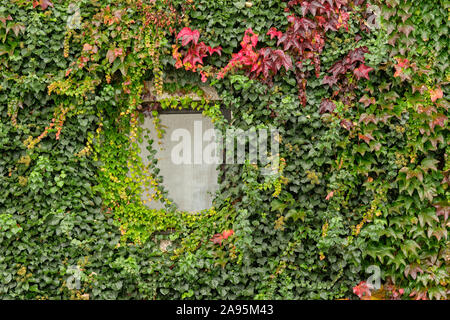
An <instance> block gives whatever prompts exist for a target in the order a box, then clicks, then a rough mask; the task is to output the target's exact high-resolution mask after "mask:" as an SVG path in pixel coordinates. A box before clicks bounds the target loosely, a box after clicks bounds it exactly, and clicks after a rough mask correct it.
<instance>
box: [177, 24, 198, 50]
mask: <svg viewBox="0 0 450 320" xmlns="http://www.w3.org/2000/svg"><path fill="white" fill-rule="evenodd" d="M180 38H182V41H181V45H183V46H185V45H187V44H188V43H189V42H191V41H192V42H193V43H194V45H196V44H197V43H198V39H199V38H200V32H199V31H198V30H194V31H192V30H191V28H189V27H184V28H183V29H181V31H180V32H179V33H178V35H177V37H176V39H177V40H178V39H180Z"/></svg>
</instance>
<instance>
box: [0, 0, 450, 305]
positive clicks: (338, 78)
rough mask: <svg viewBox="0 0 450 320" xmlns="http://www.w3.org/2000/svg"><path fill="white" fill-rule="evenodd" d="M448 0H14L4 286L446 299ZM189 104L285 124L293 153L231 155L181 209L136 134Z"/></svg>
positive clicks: (5, 52) (1, 23)
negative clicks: (193, 206) (198, 203)
mask: <svg viewBox="0 0 450 320" xmlns="http://www.w3.org/2000/svg"><path fill="white" fill-rule="evenodd" d="M449 9H450V4H449V2H448V1H447V0H426V1H411V0H406V1H403V0H389V1H378V0H373V1H365V0H304V1H302V0H292V1H282V0H252V1H241V0H235V1H228V0H215V1H212V0H194V1H192V0H172V1H170V0H153V1H143V0H142V1H141V0H139V1H135V0H116V1H110V0H81V1H69V0H53V1H49V0H7V1H3V3H2V4H1V5H0V117H1V121H0V154H1V157H0V188H1V192H0V298H3V299H11V298H15V299H86V300H87V299H359V298H362V299H447V298H448V294H449V289H448V284H449V259H450V252H449V249H450V248H449V242H448V228H449V221H448V215H449V191H448V177H449V176H448V174H449V162H448V151H449V146H448V136H449V131H448V106H449V104H448V82H449V73H448V65H449V61H448V41H447V34H448V22H449V20H448V14H449ZM149 80H150V81H151V82H152V83H153V91H152V92H153V93H155V92H156V93H157V94H160V93H163V92H168V93H171V92H172V93H173V92H195V93H196V94H198V95H199V96H201V97H203V98H202V100H201V101H192V100H191V99H189V98H179V99H177V98H171V99H165V100H162V101H159V102H158V103H156V102H152V103H150V102H148V101H149V100H152V99H148V97H146V96H147V95H149V94H150V93H149V90H148V88H147V87H146V86H145V85H144V84H145V83H146V81H149ZM203 83H206V84H208V85H211V86H213V87H214V88H215V89H216V90H217V92H218V94H219V96H220V98H221V101H220V103H218V102H214V101H209V99H208V97H207V96H206V95H205V94H204V93H203V91H202V90H201V86H200V85H201V84H203ZM174 96H177V95H176V94H175V95H174ZM183 108H186V109H195V110H200V111H202V112H203V114H204V115H205V116H207V117H210V118H211V119H212V121H213V122H214V124H215V126H216V128H217V129H219V130H222V131H224V132H225V130H227V129H234V130H238V129H242V130H250V129H252V128H257V129H264V128H271V127H274V128H277V130H278V132H279V136H278V138H277V141H278V142H279V146H280V149H279V154H276V155H272V156H274V157H276V158H277V160H278V161H279V164H280V165H279V167H278V169H277V170H276V172H274V173H273V174H272V175H263V174H262V173H261V172H262V171H261V170H260V169H261V166H262V164H261V163H256V164H251V163H248V162H247V163H244V164H225V165H224V166H221V167H220V177H219V181H220V186H219V191H218V192H217V194H216V196H215V198H214V201H213V206H212V207H211V208H209V209H207V210H203V211H201V212H196V213H189V212H183V211H181V210H179V209H178V208H177V206H176V203H174V202H173V201H172V200H171V199H170V196H169V194H170V192H168V190H167V188H165V187H164V177H162V176H161V175H160V174H159V169H158V161H157V159H156V157H155V153H156V151H155V150H156V148H157V147H158V141H151V142H152V143H151V144H150V145H151V147H150V149H149V154H150V156H149V159H147V160H148V161H143V159H141V158H140V157H139V154H140V153H141V150H140V149H139V145H140V142H142V139H148V136H149V135H148V132H146V131H145V130H143V129H142V127H141V126H140V124H141V123H142V121H143V119H144V117H150V118H151V119H152V121H153V122H154V124H155V128H156V130H157V135H159V137H162V136H163V135H164V123H162V122H161V119H160V118H159V116H158V112H159V110H162V109H183ZM223 108H225V109H227V110H230V111H231V112H232V114H233V117H232V119H231V120H230V119H227V118H226V117H224V115H223V114H222V112H221V109H223ZM152 136H155V134H152ZM143 188H144V189H145V190H147V191H148V192H147V193H148V194H149V196H148V197H147V198H143V197H142V191H143ZM151 201H159V202H161V203H162V204H163V207H164V208H163V209H160V210H155V209H149V207H148V205H147V204H148V202H151ZM378 271H379V280H380V286H379V287H376V288H374V287H373V286H371V284H372V282H371V281H370V280H369V278H371V276H377V275H378ZM372 278H373V277H372Z"/></svg>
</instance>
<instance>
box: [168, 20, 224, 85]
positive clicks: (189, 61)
mask: <svg viewBox="0 0 450 320" xmlns="http://www.w3.org/2000/svg"><path fill="white" fill-rule="evenodd" d="M180 38H181V45H182V46H187V45H189V44H190V47H189V48H188V50H187V51H183V52H182V53H180V52H178V50H179V47H178V46H176V45H174V46H173V52H172V56H173V58H174V59H175V60H176V63H175V67H176V68H177V69H178V68H181V67H184V68H185V69H186V70H188V71H189V70H191V71H192V72H196V71H197V69H199V71H200V74H201V75H202V81H203V82H205V81H206V79H207V76H206V73H205V72H203V71H202V70H201V69H202V67H203V59H204V58H205V57H207V56H208V55H210V56H211V55H213V53H214V52H216V53H217V54H219V55H221V53H222V52H221V50H222V48H221V47H215V48H212V47H210V46H207V45H206V44H205V43H204V42H198V40H199V38H200V32H199V31H198V30H191V29H190V28H188V27H184V28H183V29H182V30H181V31H180V32H179V33H178V35H177V37H176V39H177V40H178V39H180Z"/></svg>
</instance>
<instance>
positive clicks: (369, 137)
mask: <svg viewBox="0 0 450 320" xmlns="http://www.w3.org/2000/svg"><path fill="white" fill-rule="evenodd" d="M358 137H359V139H360V140H364V141H365V142H366V143H367V144H369V142H370V140H374V138H373V136H372V135H371V134H370V133H366V134H359V135H358Z"/></svg>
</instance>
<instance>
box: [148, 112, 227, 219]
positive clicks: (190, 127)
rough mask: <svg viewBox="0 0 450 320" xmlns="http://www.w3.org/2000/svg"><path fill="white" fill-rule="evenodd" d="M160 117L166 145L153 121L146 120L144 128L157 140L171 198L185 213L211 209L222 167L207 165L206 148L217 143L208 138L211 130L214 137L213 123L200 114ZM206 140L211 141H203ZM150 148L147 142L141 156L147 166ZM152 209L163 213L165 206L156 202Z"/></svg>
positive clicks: (155, 143)
mask: <svg viewBox="0 0 450 320" xmlns="http://www.w3.org/2000/svg"><path fill="white" fill-rule="evenodd" d="M159 117H160V119H161V125H163V126H164V130H165V131H166V132H165V134H164V137H163V139H162V144H158V138H157V134H156V130H155V127H154V125H153V119H152V118H151V117H146V118H145V122H144V124H143V126H144V127H145V128H148V129H150V131H151V133H150V134H149V136H150V139H153V140H154V142H153V149H155V150H157V153H156V158H157V159H158V168H159V169H160V170H161V171H160V175H161V176H162V177H163V178H164V182H163V185H164V187H165V188H166V190H167V191H168V192H169V198H171V199H172V200H173V201H174V202H175V203H176V204H177V206H178V208H179V209H180V210H184V211H198V210H203V209H207V208H210V207H211V204H212V200H213V198H214V192H215V191H216V190H217V187H218V184H217V179H218V171H217V168H218V164H217V163H212V164H208V163H206V162H205V161H203V160H204V159H203V154H202V153H203V151H205V150H208V149H207V148H206V146H208V145H211V144H214V143H215V140H214V137H212V138H208V137H207V136H208V130H209V133H211V131H212V130H213V129H214V125H213V123H212V122H211V119H210V118H207V117H204V116H202V114H200V113H190V114H181V113H180V114H178V113H175V114H160V115H159ZM203 138H205V139H208V140H206V141H202V140H203ZM147 145H148V142H147V141H144V143H143V144H142V145H141V156H142V157H143V159H144V162H145V163H146V164H147V163H148V160H147V156H148V155H149V152H148V151H147V149H146V146H147ZM209 150H211V149H209ZM180 162H181V163H180ZM207 162H210V161H207ZM149 207H150V208H154V209H160V208H162V207H163V206H162V205H161V204H160V203H158V202H156V201H152V202H150V203H149Z"/></svg>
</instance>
